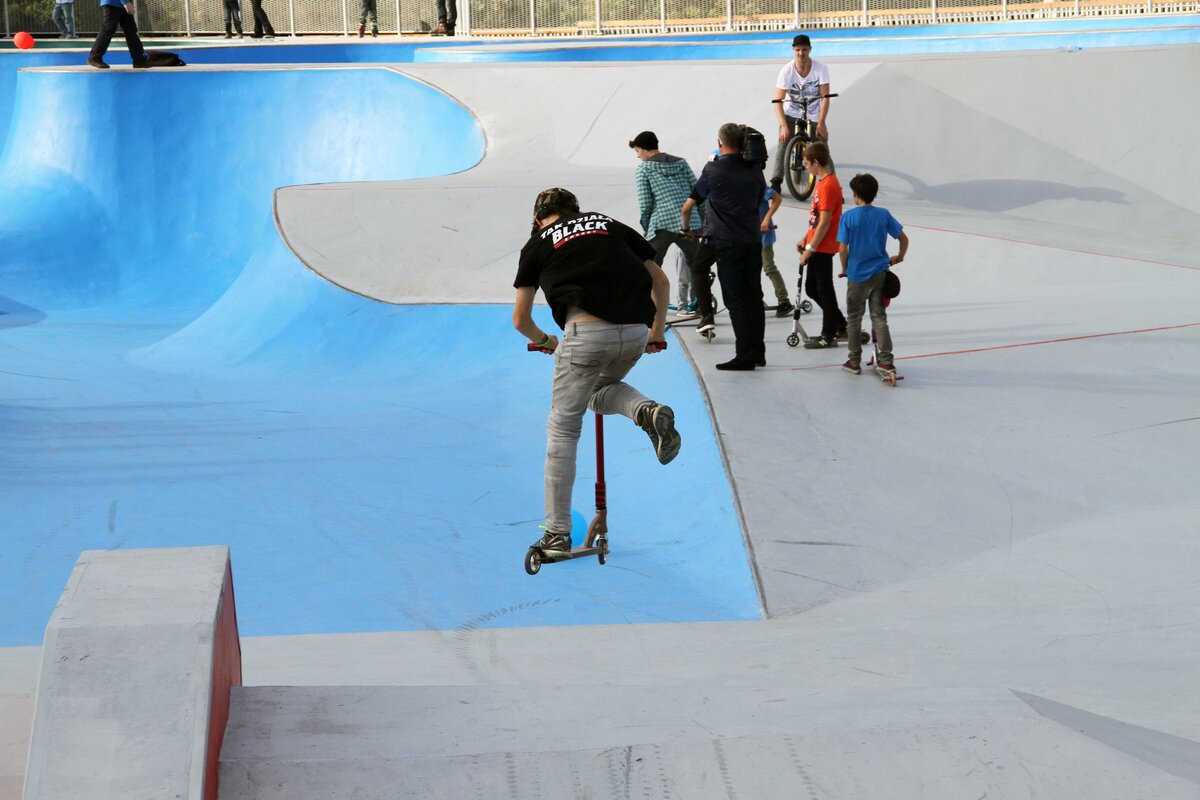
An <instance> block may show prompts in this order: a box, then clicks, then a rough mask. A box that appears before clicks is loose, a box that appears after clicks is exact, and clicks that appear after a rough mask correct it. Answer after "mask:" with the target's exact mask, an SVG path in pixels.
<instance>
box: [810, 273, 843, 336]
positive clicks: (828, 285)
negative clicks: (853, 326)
mask: <svg viewBox="0 0 1200 800" xmlns="http://www.w3.org/2000/svg"><path fill="white" fill-rule="evenodd" d="M804 291H805V292H806V293H807V294H808V296H809V297H811V298H812V299H813V302H815V303H816V304H817V305H819V306H820V307H821V336H822V338H825V339H834V338H836V337H837V333H838V331H839V330H841V329H842V328H843V327H844V326H845V324H846V318H845V317H844V316H843V315H842V310H841V309H840V308H838V303H837V293H836V292H835V291H834V289H833V254H832V253H813V254H812V255H811V256H809V259H808V277H807V278H806V279H805V282H804Z"/></svg>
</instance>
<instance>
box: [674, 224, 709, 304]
mask: <svg viewBox="0 0 1200 800" xmlns="http://www.w3.org/2000/svg"><path fill="white" fill-rule="evenodd" d="M675 243H676V244H677V245H679V249H680V250H682V251H683V255H684V258H686V259H687V262H688V269H689V270H690V271H691V273H692V291H694V292H695V293H696V304H697V305H696V310H698V311H699V312H700V318H701V319H709V318H711V317H712V316H713V314H715V313H716V309H715V308H713V296H712V282H711V280H710V278H709V274H710V273H711V271H712V268H713V265H714V264H716V263H717V251H716V248H714V247H713V246H712V245H711V244H708V243H706V242H701V241H700V240H698V239H685V238H683V237H679V238H678V239H677V240H676V242H675Z"/></svg>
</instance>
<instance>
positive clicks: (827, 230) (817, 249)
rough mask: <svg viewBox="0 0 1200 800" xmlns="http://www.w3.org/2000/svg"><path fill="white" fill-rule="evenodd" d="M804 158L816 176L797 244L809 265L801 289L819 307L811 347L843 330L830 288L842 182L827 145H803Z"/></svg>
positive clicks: (802, 261) (802, 260) (833, 339)
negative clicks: (817, 331)
mask: <svg viewBox="0 0 1200 800" xmlns="http://www.w3.org/2000/svg"><path fill="white" fill-rule="evenodd" d="M804 161H805V162H806V163H807V165H808V169H809V171H811V172H812V174H813V175H815V176H817V187H816V189H815V190H814V191H813V201H812V210H811V212H810V213H809V217H808V231H807V233H805V235H804V241H802V242H798V243H797V244H796V249H797V250H799V251H800V269H804V267H805V266H806V265H807V267H808V277H807V278H805V280H804V292H805V293H806V294H807V295H808V296H809V297H811V298H812V299H813V302H815V303H816V304H817V305H819V306H820V307H821V335H820V336H815V337H813V338H811V339H809V340H808V341H807V342H805V343H804V346H805V347H806V348H808V349H810V350H814V349H821V348H825V347H833V346H834V345H835V344H837V339H838V334H840V333H841V332H842V331H844V330H845V329H846V317H845V316H844V315H843V314H842V310H841V309H840V308H838V301H837V294H836V293H835V292H834V289H833V257H834V255H835V254H837V252H838V241H837V235H838V224H839V223H840V222H841V219H842V184H841V183H839V182H838V179H837V175H834V174H833V172H832V171H831V169H830V167H831V165H832V164H833V161H832V160H831V159H830V157H829V147H828V145H826V144H825V143H824V142H813V143H812V144H810V145H809V146H808V147H806V148H804Z"/></svg>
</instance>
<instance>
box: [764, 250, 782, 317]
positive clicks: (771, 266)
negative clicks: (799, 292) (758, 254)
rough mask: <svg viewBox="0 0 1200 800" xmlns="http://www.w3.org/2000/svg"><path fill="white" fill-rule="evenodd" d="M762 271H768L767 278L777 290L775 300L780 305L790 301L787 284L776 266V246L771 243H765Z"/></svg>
mask: <svg viewBox="0 0 1200 800" xmlns="http://www.w3.org/2000/svg"><path fill="white" fill-rule="evenodd" d="M762 271H763V272H765V273H766V275H767V279H768V280H770V281H771V288H772V289H774V290H775V302H776V303H778V304H780V305H782V304H784V303H786V302H788V290H787V286H786V285H785V284H784V282H783V276H782V275H780V274H779V269H778V268H776V266H775V248H774V247H773V246H772V245H769V244H768V245H763V249H762Z"/></svg>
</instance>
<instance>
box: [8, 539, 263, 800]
mask: <svg viewBox="0 0 1200 800" xmlns="http://www.w3.org/2000/svg"><path fill="white" fill-rule="evenodd" d="M240 684H241V653H240V649H239V646H238V636H237V619H236V615H235V611H234V605H233V583H232V573H231V570H230V566H229V549H228V548H227V547H196V548H180V549H172V550H124V551H91V550H89V551H86V552H84V553H83V554H82V555H81V556H80V557H79V561H78V563H77V564H76V566H75V570H74V571H73V572H72V574H71V578H70V581H69V582H68V584H67V588H66V590H65V591H64V593H63V597H62V600H61V601H60V602H59V604H58V607H57V608H55V610H54V614H53V616H52V617H51V619H50V624H49V625H48V626H47V628H46V642H45V645H44V647H43V649H42V671H41V678H40V680H39V683H38V691H37V703H36V709H35V716H34V723H33V733H32V736H31V740H30V746H29V763H28V770H27V772H26V775H25V790H24V795H23V797H24V800H62V799H63V798H75V797H79V798H82V797H87V798H91V799H92V800H133V799H134V798H145V799H146V800H150V799H151V798H155V799H158V798H172V799H174V798H180V799H181V800H215V798H216V796H217V782H216V757H217V754H218V753H219V751H220V747H221V740H222V737H223V735H224V730H225V722H226V719H227V715H228V709H229V689H230V686H231V685H240Z"/></svg>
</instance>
